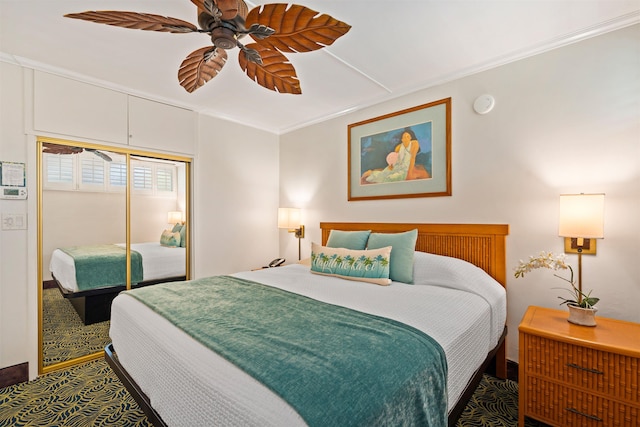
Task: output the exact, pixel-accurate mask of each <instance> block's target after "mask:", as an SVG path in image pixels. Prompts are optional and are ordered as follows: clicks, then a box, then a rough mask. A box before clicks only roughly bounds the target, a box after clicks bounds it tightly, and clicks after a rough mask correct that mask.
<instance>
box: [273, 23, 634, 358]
mask: <svg viewBox="0 0 640 427" xmlns="http://www.w3.org/2000/svg"><path fill="white" fill-rule="evenodd" d="M638 40H640V26H638V25H636V26H634V27H630V28H626V29H623V30H619V31H616V32H612V33H609V34H605V35H602V36H599V37H596V38H592V39H589V40H586V41H582V42H580V43H577V44H573V45H569V46H566V47H563V48H560V49H556V50H553V51H550V52H547V53H544V54H541V55H538V56H535V57H531V58H528V59H525V60H521V61H518V62H516V63H512V64H508V65H504V66H502V67H499V68H495V69H493V70H489V71H486V72H483V73H479V74H476V75H473V76H470V77H466V78H462V79H460V80H456V81H452V82H449V83H446V84H442V85H439V86H436V87H433V88H430V89H427V90H423V91H420V92H417V93H413V94H410V95H407V96H404V97H402V98H398V99H396V100H393V101H389V102H386V103H383V104H380V105H376V106H374V107H371V108H367V109H364V110H361V111H358V112H355V113H352V114H349V115H348V116H345V117H340V118H337V119H334V120H331V121H327V122H324V123H320V124H317V125H314V126H311V127H308V128H304V129H301V130H297V131H294V132H291V133H288V134H286V135H283V136H282V137H281V140H280V144H281V149H280V199H281V204H283V205H286V204H288V205H291V206H295V207H301V208H303V215H304V219H303V222H304V224H306V226H307V237H306V238H305V239H304V246H303V247H304V249H303V257H304V256H309V252H310V243H311V242H313V241H315V242H320V230H319V226H318V224H319V222H320V221H394V222H453V223H458V222H461V223H505V224H509V225H510V230H511V232H510V235H509V237H508V240H507V269H508V271H507V273H508V279H509V280H508V286H507V287H508V304H509V306H508V327H509V335H508V357H509V358H510V359H513V360H517V357H518V342H517V338H518V335H517V328H518V324H519V322H520V319H521V318H522V315H523V313H524V311H525V309H526V307H527V306H528V305H540V306H545V307H558V300H557V295H558V291H557V290H553V289H551V288H553V287H561V286H562V285H563V282H562V281H560V279H557V278H554V277H553V275H552V274H551V272H550V271H536V272H533V273H531V274H530V275H527V277H526V278H524V279H518V280H515V279H514V278H513V274H512V273H513V268H514V267H515V265H516V264H517V262H518V260H519V259H525V258H528V257H529V256H530V255H534V254H537V253H539V252H540V251H541V250H553V251H557V252H562V250H563V241H562V238H560V237H558V235H557V230H558V196H559V195H560V194H561V193H574V192H585V193H591V192H604V193H606V197H605V209H606V214H605V239H604V240H599V241H598V253H597V255H596V256H584V257H583V264H584V267H583V268H584V271H583V278H584V287H585V289H593V290H594V295H596V296H599V297H600V298H601V302H600V303H599V304H598V307H599V309H600V311H599V314H601V315H602V316H609V317H616V318H620V319H626V320H631V321H640V310H638V308H637V301H639V300H640V282H639V281H638V277H640V262H639V261H640V257H639V254H640V251H639V250H638V247H639V246H640V220H639V218H640V104H639V103H640V43H638ZM483 93H490V94H492V95H493V96H494V97H495V98H496V106H495V108H494V110H493V111H492V112H491V113H489V114H487V115H484V116H481V115H477V114H475V113H474V112H473V110H472V104H473V101H474V99H475V98H476V97H477V96H478V95H480V94H483ZM447 97H451V98H452V104H453V106H452V172H453V175H452V179H453V195H452V196H451V197H436V198H416V199H397V200H384V201H354V202H348V201H347V125H348V124H350V123H356V122H359V121H362V120H365V119H369V118H372V117H377V116H380V115H383V114H387V113H391V112H394V111H399V110H402V109H405V108H409V107H413V106H416V105H421V104H424V103H427V102H431V101H435V100H438V99H442V98H447ZM290 240H291V241H290ZM292 240H293V239H289V240H287V239H281V252H282V253H283V254H287V255H288V256H293V254H294V251H295V250H297V248H296V247H295V246H294V242H292ZM568 260H569V261H570V262H573V263H574V266H575V265H576V264H575V263H576V257H575V256H569V257H568Z"/></svg>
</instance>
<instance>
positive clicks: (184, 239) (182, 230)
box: [180, 224, 187, 248]
mask: <svg viewBox="0 0 640 427" xmlns="http://www.w3.org/2000/svg"><path fill="white" fill-rule="evenodd" d="M186 246H187V226H186V225H185V224H183V225H182V228H180V247H181V248H184V247H186Z"/></svg>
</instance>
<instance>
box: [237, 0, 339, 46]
mask: <svg viewBox="0 0 640 427" xmlns="http://www.w3.org/2000/svg"><path fill="white" fill-rule="evenodd" d="M287 7H289V5H288V4H284V3H272V4H265V5H262V6H258V7H256V8H254V9H252V10H251V11H249V14H248V15H247V19H246V22H245V25H246V27H247V28H249V27H251V25H252V24H262V25H266V26H267V27H270V28H273V29H274V30H275V34H273V35H272V36H270V37H268V38H266V39H264V40H260V41H259V43H260V44H263V45H267V46H270V47H271V48H272V49H278V50H280V51H282V52H310V51H312V50H317V49H322V48H323V47H325V46H329V45H331V44H332V43H333V42H334V41H336V40H337V39H338V38H340V37H342V36H343V35H345V34H346V33H347V32H348V31H349V30H350V29H351V26H350V25H349V24H346V23H344V22H342V21H338V20H337V19H335V18H333V17H331V16H329V15H326V14H322V15H320V14H318V12H316V11H315V10H312V9H309V8H307V7H304V6H300V5H297V4H293V5H290V7H289V8H288V9H287Z"/></svg>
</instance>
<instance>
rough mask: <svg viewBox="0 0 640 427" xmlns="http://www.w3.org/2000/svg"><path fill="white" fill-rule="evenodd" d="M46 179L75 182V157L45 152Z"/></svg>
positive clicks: (53, 181) (49, 180)
mask: <svg viewBox="0 0 640 427" xmlns="http://www.w3.org/2000/svg"><path fill="white" fill-rule="evenodd" d="M45 156H46V157H45V159H46V160H45V162H44V163H45V167H46V168H47V173H46V180H47V182H49V183H62V184H69V185H72V184H73V157H71V156H62V155H57V154H45Z"/></svg>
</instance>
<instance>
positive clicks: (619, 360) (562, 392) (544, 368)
mask: <svg viewBox="0 0 640 427" xmlns="http://www.w3.org/2000/svg"><path fill="white" fill-rule="evenodd" d="M567 317H568V314H567V312H566V311H561V310H553V309H549V308H542V307H529V308H528V309H527V312H526V313H525V314H524V316H523V318H522V322H520V326H519V328H518V330H519V332H520V371H519V405H518V411H519V417H518V425H519V426H520V427H523V426H524V424H525V417H531V418H535V419H537V420H539V421H542V422H544V423H547V424H549V425H552V426H558V427H560V426H561V427H564V426H576V427H578V426H580V427H583V426H585V427H596V426H597V427H607V426H611V427H613V426H619V427H638V426H640V396H638V395H639V394H640V390H639V388H638V387H639V385H640V374H639V372H640V370H639V369H638V368H640V324H637V323H633V322H625V321H622V320H616V319H607V318H604V317H598V319H597V322H598V324H597V326H595V327H588V326H579V325H574V324H571V323H569V322H567Z"/></svg>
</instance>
